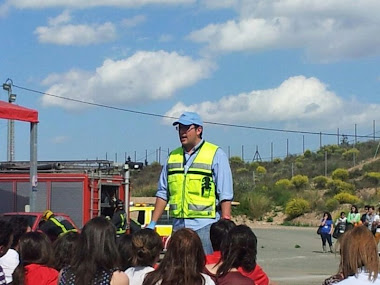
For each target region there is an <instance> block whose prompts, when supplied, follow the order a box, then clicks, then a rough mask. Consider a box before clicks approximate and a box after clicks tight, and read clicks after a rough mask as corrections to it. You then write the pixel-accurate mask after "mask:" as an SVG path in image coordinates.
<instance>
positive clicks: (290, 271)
mask: <svg viewBox="0 0 380 285" xmlns="http://www.w3.org/2000/svg"><path fill="white" fill-rule="evenodd" d="M252 229H253V231H254V233H255V234H256V236H257V239H258V260H257V261H258V264H259V265H260V266H261V267H262V268H263V269H264V271H265V272H266V273H267V274H268V276H269V278H270V279H271V280H273V281H275V282H276V283H277V284H278V285H301V284H302V285H317V284H319V285H320V284H322V282H323V280H324V279H326V278H327V277H329V276H331V275H332V274H335V273H336V272H337V270H338V265H339V258H340V257H339V254H334V253H323V252H322V242H321V238H320V236H319V235H317V234H316V231H317V228H302V227H285V226H283V227H275V228H273V227H271V228H261V227H260V228H255V227H252ZM333 241H335V239H333ZM333 246H335V244H334V245H333Z"/></svg>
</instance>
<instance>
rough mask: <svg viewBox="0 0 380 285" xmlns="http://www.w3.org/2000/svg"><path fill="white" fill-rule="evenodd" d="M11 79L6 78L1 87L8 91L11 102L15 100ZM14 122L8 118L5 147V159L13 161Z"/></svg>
mask: <svg viewBox="0 0 380 285" xmlns="http://www.w3.org/2000/svg"><path fill="white" fill-rule="evenodd" d="M12 85H13V81H12V79H10V78H8V79H7V80H6V81H5V83H4V84H3V89H4V90H5V91H8V102H9V103H13V102H15V101H16V94H13V93H12ZM14 124H15V122H14V121H13V120H8V148H7V160H8V161H13V160H14V159H15V144H14V141H15V125H14Z"/></svg>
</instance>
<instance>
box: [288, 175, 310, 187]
mask: <svg viewBox="0 0 380 285" xmlns="http://www.w3.org/2000/svg"><path fill="white" fill-rule="evenodd" d="M291 182H292V184H293V185H294V187H295V188H296V189H298V190H299V189H301V188H303V187H305V186H306V185H307V183H309V178H308V177H307V176H305V175H300V174H299V175H296V176H293V177H292V179H291Z"/></svg>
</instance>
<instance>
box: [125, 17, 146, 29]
mask: <svg viewBox="0 0 380 285" xmlns="http://www.w3.org/2000/svg"><path fill="white" fill-rule="evenodd" d="M145 21H146V17H145V16H144V15H136V16H134V17H132V18H126V19H123V20H122V21H121V24H122V25H123V26H124V27H125V28H133V27H135V26H137V25H140V24H142V23H144V22H145Z"/></svg>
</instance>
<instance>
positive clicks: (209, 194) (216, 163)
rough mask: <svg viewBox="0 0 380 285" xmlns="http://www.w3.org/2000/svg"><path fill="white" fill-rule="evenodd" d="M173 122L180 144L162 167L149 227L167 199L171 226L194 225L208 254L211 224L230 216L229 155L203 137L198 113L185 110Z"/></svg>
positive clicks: (163, 207)
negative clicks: (172, 220)
mask: <svg viewBox="0 0 380 285" xmlns="http://www.w3.org/2000/svg"><path fill="white" fill-rule="evenodd" d="M173 126H176V129H177V131H178V134H179V139H180V141H181V144H182V146H181V147H179V148H177V149H175V150H174V151H172V152H171V153H170V155H169V158H168V160H167V161H166V164H165V165H164V166H163V168H162V171H161V175H160V179H159V182H158V190H157V193H156V204H155V209H154V211H153V214H152V221H151V223H150V224H149V225H148V228H151V229H154V227H155V224H156V222H157V220H158V219H159V218H160V217H161V215H162V213H163V211H164V209H165V207H166V205H167V203H169V205H170V206H169V211H170V215H171V216H172V217H174V224H173V230H174V231H176V230H178V229H180V228H184V227H186V228H190V229H193V230H194V231H196V232H197V234H198V235H199V237H200V238H201V240H202V244H203V248H204V250H205V253H206V254H210V253H212V252H213V249H212V245H211V241H210V226H211V224H212V223H214V222H216V221H218V220H219V219H220V218H222V219H230V218H231V201H232V200H233V186H232V174H231V169H230V165H229V162H228V158H227V156H226V154H225V153H224V152H223V151H222V150H221V149H220V148H219V147H218V146H216V145H213V144H211V143H209V142H206V141H205V140H204V139H203V138H202V134H203V122H202V119H201V117H200V116H199V115H198V114H197V113H194V112H184V113H183V114H182V115H181V117H180V118H179V119H178V120H177V121H175V122H174V123H173Z"/></svg>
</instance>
